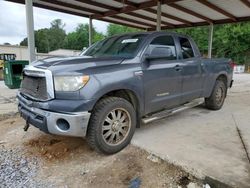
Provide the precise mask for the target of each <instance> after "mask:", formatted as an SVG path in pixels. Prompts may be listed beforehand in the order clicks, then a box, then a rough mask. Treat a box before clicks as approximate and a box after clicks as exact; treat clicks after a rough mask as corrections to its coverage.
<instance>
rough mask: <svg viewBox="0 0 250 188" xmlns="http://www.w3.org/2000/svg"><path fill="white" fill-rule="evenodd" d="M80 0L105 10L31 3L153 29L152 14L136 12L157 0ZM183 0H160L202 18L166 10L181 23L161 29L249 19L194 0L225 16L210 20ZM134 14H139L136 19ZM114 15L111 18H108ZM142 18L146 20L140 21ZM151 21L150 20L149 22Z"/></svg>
mask: <svg viewBox="0 0 250 188" xmlns="http://www.w3.org/2000/svg"><path fill="white" fill-rule="evenodd" d="M6 1H10V2H15V3H21V4H25V0H6ZM76 1H78V2H79V3H83V5H84V4H88V5H91V6H92V7H99V8H102V9H104V10H106V11H100V10H98V9H95V8H87V7H84V6H80V5H77V4H72V3H69V2H66V1H63V2H62V1H59V0H39V1H35V2H33V6H34V7H39V8H44V9H48V10H54V11H58V12H63V13H67V14H71V15H76V16H81V17H87V18H92V19H97V20H101V21H106V22H110V23H114V24H120V25H125V26H128V27H133V28H138V29H141V30H155V29H156V26H155V25H156V24H155V25H154V24H152V23H154V22H155V23H156V18H154V17H151V16H149V15H142V14H138V13H136V11H137V10H143V11H146V12H148V13H151V14H156V12H157V11H156V10H155V9H153V8H152V7H155V6H156V5H157V1H156V0H148V1H146V2H143V3H134V2H132V1H129V0H123V3H124V4H123V5H124V6H123V7H115V6H114V5H113V6H112V4H108V3H103V2H97V1H92V0H76ZM113 1H115V2H117V3H121V0H113ZM181 1H184V0H161V2H162V4H166V5H168V6H170V7H172V8H174V9H177V10H178V11H181V12H183V13H185V14H189V15H191V16H194V17H196V18H199V19H201V20H203V21H201V22H191V21H190V20H187V19H186V18H179V17H177V16H175V15H169V14H167V13H166V12H162V18H168V19H172V20H175V21H178V22H180V23H182V24H173V23H169V22H167V21H166V20H162V22H161V23H162V25H163V26H162V29H175V28H186V27H196V26H203V25H209V24H226V23H236V22H243V21H250V15H249V16H245V17H236V16H235V15H233V14H232V12H229V11H226V10H224V9H222V8H220V7H219V6H217V5H215V4H213V3H211V2H209V1H207V0H196V2H198V3H200V4H202V5H203V6H206V7H207V8H208V9H210V10H213V11H215V12H217V13H219V14H222V15H223V16H225V17H226V19H218V20H213V19H211V18H209V17H207V16H205V15H203V14H201V13H198V12H195V11H193V10H191V9H188V8H186V7H184V6H182V5H180V4H178V2H181ZM239 3H241V5H245V6H246V7H248V8H249V12H250V2H249V1H248V0H239ZM119 14H126V15H129V17H126V16H125V17H124V16H121V15H119ZM137 18H140V20H139V19H137ZM111 19H113V20H111ZM142 20H145V22H144V21H142ZM150 22H151V23H150Z"/></svg>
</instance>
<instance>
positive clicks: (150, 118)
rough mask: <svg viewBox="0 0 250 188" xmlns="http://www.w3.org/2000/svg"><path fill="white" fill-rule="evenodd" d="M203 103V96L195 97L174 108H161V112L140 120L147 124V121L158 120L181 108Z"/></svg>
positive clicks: (181, 109)
mask: <svg viewBox="0 0 250 188" xmlns="http://www.w3.org/2000/svg"><path fill="white" fill-rule="evenodd" d="M203 103H204V99H203V98H199V99H195V100H193V101H191V102H189V103H185V104H183V105H182V106H179V107H176V108H173V109H168V110H163V111H161V112H157V113H155V114H152V115H151V116H149V117H145V118H143V119H142V122H143V123H144V124H147V123H150V122H152V121H155V120H159V119H162V118H165V117H168V116H171V115H173V114H175V113H178V112H181V111H183V110H186V109H189V108H193V107H195V106H199V105H201V104H203Z"/></svg>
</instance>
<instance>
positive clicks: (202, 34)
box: [176, 22, 250, 64]
mask: <svg viewBox="0 0 250 188" xmlns="http://www.w3.org/2000/svg"><path fill="white" fill-rule="evenodd" d="M176 31H177V32H178V33H183V34H186V35H189V36H191V37H192V38H193V39H194V41H195V42H196V43H197V45H198V47H199V49H200V50H201V52H202V53H203V54H206V53H207V49H208V27H207V26H203V27H195V28H185V29H177V30H176ZM249 31H250V22H242V23H236V24H224V25H216V26H215V27H214V37H213V53H212V54H213V57H226V58H231V59H232V60H234V61H235V62H236V63H239V64H243V63H246V62H247V60H248V59H249V58H250V57H249V52H250V32H249Z"/></svg>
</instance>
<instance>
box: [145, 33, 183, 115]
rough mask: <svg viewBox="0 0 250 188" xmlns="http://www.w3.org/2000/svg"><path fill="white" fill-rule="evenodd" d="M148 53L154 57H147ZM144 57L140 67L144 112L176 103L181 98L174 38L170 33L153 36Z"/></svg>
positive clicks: (179, 72) (179, 74)
mask: <svg viewBox="0 0 250 188" xmlns="http://www.w3.org/2000/svg"><path fill="white" fill-rule="evenodd" d="M150 55H154V56H155V58H153V59H148V58H147V56H150ZM164 56H166V57H164ZM144 57H145V58H144V59H145V60H144V62H142V63H143V64H142V67H143V83H144V91H145V111H146V113H151V112H155V111H158V110H161V109H163V108H170V107H173V106H176V105H178V104H179V103H180V99H181V69H180V64H179V60H178V58H177V51H176V46H175V40H174V38H173V37H172V36H170V35H160V36H157V37H155V38H153V39H152V40H151V42H150V44H149V45H148V46H147V48H146V52H145V54H144Z"/></svg>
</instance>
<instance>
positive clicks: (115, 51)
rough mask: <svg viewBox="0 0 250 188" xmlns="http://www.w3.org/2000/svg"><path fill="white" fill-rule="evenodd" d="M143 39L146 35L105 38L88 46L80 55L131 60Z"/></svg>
mask: <svg viewBox="0 0 250 188" xmlns="http://www.w3.org/2000/svg"><path fill="white" fill-rule="evenodd" d="M145 37H146V34H134V35H122V36H115V37H111V38H107V39H104V40H102V41H100V42H97V43H95V44H94V45H92V46H90V47H89V48H88V49H87V50H85V51H84V52H83V53H82V54H81V55H82V56H91V57H124V58H133V57H135V56H136V54H137V51H138V49H139V47H140V44H141V43H142V41H143V40H144V39H145Z"/></svg>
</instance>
